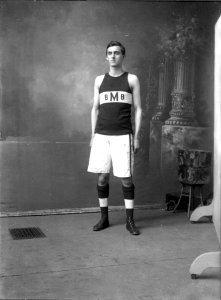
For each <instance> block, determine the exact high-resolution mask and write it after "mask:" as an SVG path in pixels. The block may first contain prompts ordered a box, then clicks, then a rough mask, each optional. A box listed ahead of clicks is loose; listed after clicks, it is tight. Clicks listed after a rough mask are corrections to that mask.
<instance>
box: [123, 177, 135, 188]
mask: <svg viewBox="0 0 221 300" xmlns="http://www.w3.org/2000/svg"><path fill="white" fill-rule="evenodd" d="M121 183H122V185H123V186H125V187H131V186H132V185H133V180H132V178H131V177H125V178H121Z"/></svg>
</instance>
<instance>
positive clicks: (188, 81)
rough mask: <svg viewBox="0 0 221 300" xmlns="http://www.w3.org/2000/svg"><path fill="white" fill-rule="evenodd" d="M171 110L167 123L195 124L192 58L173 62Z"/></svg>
mask: <svg viewBox="0 0 221 300" xmlns="http://www.w3.org/2000/svg"><path fill="white" fill-rule="evenodd" d="M171 95H172V110H171V111H170V113H169V114H170V118H169V119H168V120H166V122H165V124H167V125H179V126H196V125H197V122H196V120H195V114H194V98H195V95H194V58H192V59H184V58H183V59H179V60H176V61H175V63H174V86H173V91H172V93H171Z"/></svg>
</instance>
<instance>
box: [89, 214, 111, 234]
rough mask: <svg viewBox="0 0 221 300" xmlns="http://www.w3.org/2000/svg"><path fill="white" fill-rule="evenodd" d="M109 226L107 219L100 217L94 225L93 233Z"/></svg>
mask: <svg viewBox="0 0 221 300" xmlns="http://www.w3.org/2000/svg"><path fill="white" fill-rule="evenodd" d="M109 226H110V224H109V220H108V217H101V219H100V221H99V222H98V223H97V224H96V225H94V227H93V231H100V230H103V229H105V228H107V227H109Z"/></svg>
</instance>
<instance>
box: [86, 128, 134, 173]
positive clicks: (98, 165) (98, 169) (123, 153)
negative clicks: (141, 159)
mask: <svg viewBox="0 0 221 300" xmlns="http://www.w3.org/2000/svg"><path fill="white" fill-rule="evenodd" d="M133 164H134V152H133V136H132V134H126V135H103V134H98V133H96V134H95V136H94V140H93V143H92V147H91V153H90V159H89V165H88V172H92V173H110V170H111V167H113V174H114V176H116V177H120V178H125V177H131V176H132V173H133Z"/></svg>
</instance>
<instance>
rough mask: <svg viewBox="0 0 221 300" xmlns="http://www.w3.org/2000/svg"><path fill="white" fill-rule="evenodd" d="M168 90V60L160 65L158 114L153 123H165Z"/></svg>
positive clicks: (153, 118)
mask: <svg viewBox="0 0 221 300" xmlns="http://www.w3.org/2000/svg"><path fill="white" fill-rule="evenodd" d="M167 90H168V60H164V62H161V63H160V70H159V86H158V103H157V108H156V113H155V115H154V116H153V117H152V121H153V122H158V121H163V115H164V112H165V107H166V99H167Z"/></svg>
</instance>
